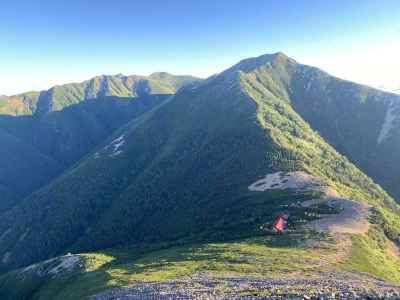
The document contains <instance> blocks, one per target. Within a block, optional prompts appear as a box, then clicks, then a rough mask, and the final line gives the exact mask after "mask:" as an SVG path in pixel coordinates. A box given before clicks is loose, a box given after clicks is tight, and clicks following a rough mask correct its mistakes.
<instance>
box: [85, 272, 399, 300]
mask: <svg viewBox="0 0 400 300" xmlns="http://www.w3.org/2000/svg"><path fill="white" fill-rule="evenodd" d="M314 275H316V278H312V279H305V278H297V279H293V278H292V279H254V278H242V277H240V278H209V277H201V276H197V277H195V278H192V279H186V280H179V281H166V282H153V283H137V284H136V285H135V287H134V288H116V289H111V290H107V291H105V292H103V293H100V294H97V295H95V296H92V297H91V298H90V300H109V299H119V300H132V299H139V300H145V299H146V300H147V299H151V300H153V299H154V300H156V299H157V300H159V299H160V300H161V299H163V300H164V299H400V286H398V285H391V284H388V283H385V282H384V281H380V280H377V279H374V278H371V277H369V276H366V275H364V274H361V273H351V274H349V273H338V272H331V273H324V274H314Z"/></svg>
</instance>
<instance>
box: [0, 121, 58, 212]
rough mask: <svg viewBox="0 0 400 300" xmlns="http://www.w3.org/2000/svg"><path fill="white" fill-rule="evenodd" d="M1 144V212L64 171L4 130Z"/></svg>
mask: <svg viewBox="0 0 400 300" xmlns="http://www.w3.org/2000/svg"><path fill="white" fill-rule="evenodd" d="M0 143H1V145H2V146H1V147H0V157H1V159H0V160H1V168H0V193H1V201H0V211H4V210H6V209H8V208H10V207H12V206H13V205H14V204H15V200H16V199H18V198H22V197H24V196H26V195H28V194H29V193H30V192H31V191H33V190H35V189H37V188H39V187H41V186H43V185H44V184H45V183H46V182H47V181H48V178H49V176H50V177H51V176H55V175H56V174H58V173H59V172H60V171H61V169H62V168H61V165H60V164H59V163H58V162H57V161H55V160H53V159H51V158H50V157H47V156H45V155H43V154H42V153H40V152H39V151H37V150H36V149H35V148H33V147H30V146H29V145H26V144H25V143H23V142H21V141H20V140H18V139H17V138H15V137H14V136H11V135H10V134H8V133H7V132H5V131H3V130H2V129H0ZM33 174H34V175H33ZM21 183H22V184H21Z"/></svg>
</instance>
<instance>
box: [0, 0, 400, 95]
mask: <svg viewBox="0 0 400 300" xmlns="http://www.w3.org/2000/svg"><path fill="white" fill-rule="evenodd" d="M399 37H400V4H399V1H398V0H381V1H376V0H352V1H349V0H346V1H344V0H335V1H319V0H318V1H317V0H252V1H243V0H201V1H198V0H196V1H194V0H180V1H178V0H171V1H169V0H146V1H143V0H141V1H136V0H113V1H109V0H107V1H106V0H68V1H66V0H63V1H60V0H13V1H11V0H10V1H3V2H2V4H1V9H0V95H1V94H5V95H11V94H16V93H20V92H25V91H30V90H43V89H48V88H50V87H51V86H54V85H56V84H63V83H68V82H79V81H83V80H86V79H88V78H91V77H93V76H96V75H101V74H117V73H123V74H125V75H131V74H140V75H148V74H150V73H152V72H157V71H167V72H170V73H173V74H191V75H195V76H200V77H207V76H210V75H212V74H215V73H218V72H221V71H223V70H224V69H226V68H228V67H229V66H231V65H233V64H235V63H237V62H238V61H239V60H241V59H244V58H248V57H253V56H258V55H262V54H265V53H275V52H278V51H282V52H284V53H285V54H287V55H288V56H290V57H292V58H294V59H296V60H297V61H299V62H301V63H304V64H309V65H313V66H317V67H319V68H321V69H324V70H325V71H327V72H329V73H331V74H332V75H335V76H338V77H341V78H344V79H348V80H352V81H356V82H359V83H364V84H368V85H373V86H376V87H379V86H385V87H392V86H393V87H400V76H399V73H398V70H400V38H399Z"/></svg>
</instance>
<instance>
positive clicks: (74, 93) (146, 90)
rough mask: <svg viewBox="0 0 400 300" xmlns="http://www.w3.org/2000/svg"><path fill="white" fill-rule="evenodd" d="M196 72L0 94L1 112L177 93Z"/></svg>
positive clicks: (108, 77)
mask: <svg viewBox="0 0 400 300" xmlns="http://www.w3.org/2000/svg"><path fill="white" fill-rule="evenodd" d="M199 80H200V79H198V78H195V77H192V76H176V75H171V74H168V73H165V72H161V73H154V74H151V75H150V76H137V75H131V76H124V75H121V74H118V75H102V76H96V77H94V78H92V79H90V80H86V81H84V82H81V83H69V84H65V85H60V86H54V87H52V88H51V89H49V90H47V91H42V92H29V93H24V94H19V95H14V96H10V97H6V96H3V98H0V115H1V114H5V115H16V116H18V115H33V114H39V115H42V114H45V113H47V112H50V111H60V110H62V109H63V108H65V107H68V106H70V105H73V104H77V103H79V102H81V101H82V100H85V99H95V98H99V97H105V96H116V97H131V98H132V97H138V96H144V95H151V94H174V93H175V92H176V91H177V90H179V89H180V88H181V87H183V86H185V85H188V84H192V83H196V82H198V81H199Z"/></svg>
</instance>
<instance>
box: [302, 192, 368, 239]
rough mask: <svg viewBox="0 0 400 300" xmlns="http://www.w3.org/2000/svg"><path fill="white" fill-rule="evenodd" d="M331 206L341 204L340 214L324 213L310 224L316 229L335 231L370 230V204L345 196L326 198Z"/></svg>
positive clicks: (353, 232)
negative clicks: (344, 197) (345, 197)
mask: <svg viewBox="0 0 400 300" xmlns="http://www.w3.org/2000/svg"><path fill="white" fill-rule="evenodd" d="M325 201H326V203H327V204H328V205H330V206H339V207H340V208H341V212H340V213H338V214H332V215H324V216H323V217H322V218H320V219H317V220H314V221H311V222H310V223H309V226H310V227H311V228H313V229H314V230H316V231H330V232H334V233H352V234H363V233H367V232H368V228H369V225H370V223H369V221H368V218H369V215H370V208H371V207H370V206H369V205H366V204H364V203H359V202H355V201H351V200H348V199H343V198H330V199H328V200H325Z"/></svg>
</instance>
